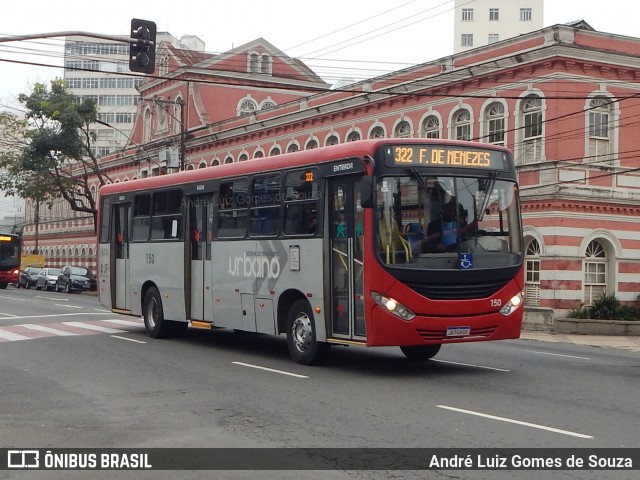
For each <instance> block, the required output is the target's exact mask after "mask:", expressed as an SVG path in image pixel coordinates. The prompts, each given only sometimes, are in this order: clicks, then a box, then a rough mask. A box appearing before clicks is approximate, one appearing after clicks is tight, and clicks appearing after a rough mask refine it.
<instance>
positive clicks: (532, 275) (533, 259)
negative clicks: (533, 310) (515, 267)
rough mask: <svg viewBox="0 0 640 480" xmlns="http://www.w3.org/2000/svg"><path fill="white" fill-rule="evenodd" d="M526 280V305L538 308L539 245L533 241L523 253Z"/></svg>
mask: <svg viewBox="0 0 640 480" xmlns="http://www.w3.org/2000/svg"><path fill="white" fill-rule="evenodd" d="M525 261H526V273H525V275H526V278H525V282H524V288H525V293H526V296H525V298H526V305H529V306H530V307H539V306H540V244H539V243H538V241H537V240H535V239H533V240H531V241H530V242H529V245H527V250H526V253H525Z"/></svg>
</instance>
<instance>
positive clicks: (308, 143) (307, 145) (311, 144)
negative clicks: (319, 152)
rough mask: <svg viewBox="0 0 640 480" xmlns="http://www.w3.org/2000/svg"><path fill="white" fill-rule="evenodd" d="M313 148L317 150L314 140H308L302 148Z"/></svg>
mask: <svg viewBox="0 0 640 480" xmlns="http://www.w3.org/2000/svg"><path fill="white" fill-rule="evenodd" d="M314 148H318V141H317V140H314V139H311V140H309V141H308V142H307V144H306V145H305V147H304V149H305V150H313V149H314Z"/></svg>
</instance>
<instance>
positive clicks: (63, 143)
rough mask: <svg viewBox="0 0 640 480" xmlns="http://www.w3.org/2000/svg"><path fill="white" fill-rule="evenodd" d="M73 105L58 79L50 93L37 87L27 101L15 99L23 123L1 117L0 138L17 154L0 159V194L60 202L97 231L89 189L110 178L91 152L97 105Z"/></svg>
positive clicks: (23, 96)
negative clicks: (0, 172)
mask: <svg viewBox="0 0 640 480" xmlns="http://www.w3.org/2000/svg"><path fill="white" fill-rule="evenodd" d="M76 100H77V99H76V98H74V96H73V95H72V94H71V93H70V92H68V91H67V90H66V88H65V86H64V80H62V79H56V80H52V81H51V86H50V88H49V87H47V85H45V84H42V83H37V84H35V86H34V87H33V91H32V92H31V94H30V95H26V94H20V95H19V96H18V101H19V102H20V103H21V104H22V105H24V107H25V110H26V114H25V117H24V119H20V118H16V117H15V116H7V117H5V121H6V124H4V128H3V133H2V134H1V135H0V136H2V137H4V138H5V139H7V138H8V140H7V141H11V139H13V140H14V141H15V143H14V146H15V148H13V149H10V150H5V151H4V152H3V153H0V168H3V169H4V173H3V175H2V177H1V178H0V188H3V189H4V190H6V191H7V193H8V194H14V195H19V196H21V197H22V198H25V199H29V200H33V201H36V202H51V201H53V200H54V199H57V198H63V199H64V200H65V201H66V202H68V203H69V205H70V207H71V210H73V211H76V212H84V213H87V214H90V215H92V216H93V224H94V230H95V229H96V227H97V205H96V200H97V199H96V197H95V195H94V192H92V191H91V183H92V182H96V183H98V185H104V184H105V183H106V182H107V181H108V180H109V178H108V176H107V175H106V174H105V173H104V172H103V171H102V170H101V168H100V165H99V162H98V158H97V157H96V155H95V153H93V151H92V150H93V149H92V146H93V145H94V143H95V133H94V132H93V131H92V129H91V128H90V127H91V124H92V123H95V122H96V120H97V116H98V112H97V108H96V105H95V103H94V102H93V101H91V100H84V101H83V102H77V101H76ZM9 117H13V118H9ZM21 129H22V130H21ZM8 132H11V135H8ZM19 139H20V141H18V140H19Z"/></svg>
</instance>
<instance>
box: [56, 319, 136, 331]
mask: <svg viewBox="0 0 640 480" xmlns="http://www.w3.org/2000/svg"><path fill="white" fill-rule="evenodd" d="M62 323H63V324H64V325H69V326H70V327H76V328H84V329H87V330H95V331H96V332H104V333H125V332H126V330H118V329H116V328H109V327H101V326H100V325H91V324H89V323H82V322H62Z"/></svg>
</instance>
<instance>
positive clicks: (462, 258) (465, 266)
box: [458, 253, 473, 270]
mask: <svg viewBox="0 0 640 480" xmlns="http://www.w3.org/2000/svg"><path fill="white" fill-rule="evenodd" d="M458 267H459V268H460V270H469V269H470V268H473V253H459V254H458Z"/></svg>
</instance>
